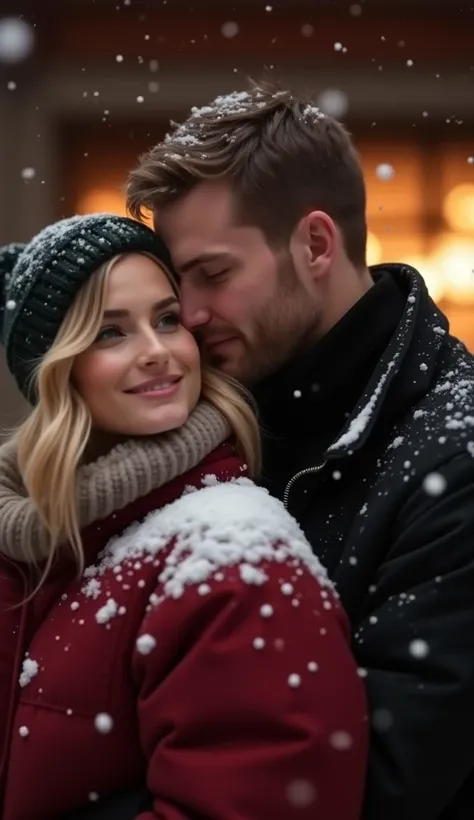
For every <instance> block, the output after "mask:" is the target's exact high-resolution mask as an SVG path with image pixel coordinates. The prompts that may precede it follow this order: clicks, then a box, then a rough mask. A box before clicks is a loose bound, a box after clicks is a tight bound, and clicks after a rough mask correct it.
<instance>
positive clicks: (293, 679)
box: [288, 673, 301, 689]
mask: <svg viewBox="0 0 474 820" xmlns="http://www.w3.org/2000/svg"><path fill="white" fill-rule="evenodd" d="M288 686H290V687H291V688H292V689H297V688H298V686H301V677H300V676H299V675H296V674H295V673H293V674H292V675H289V677H288Z"/></svg>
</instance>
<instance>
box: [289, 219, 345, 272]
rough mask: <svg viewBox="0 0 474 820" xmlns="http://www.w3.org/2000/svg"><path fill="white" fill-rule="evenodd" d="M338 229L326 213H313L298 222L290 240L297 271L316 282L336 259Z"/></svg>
mask: <svg viewBox="0 0 474 820" xmlns="http://www.w3.org/2000/svg"><path fill="white" fill-rule="evenodd" d="M336 245H337V228H336V225H335V224H334V222H333V220H332V219H331V217H330V216H328V214H326V213H324V211H311V213H309V214H307V215H306V216H304V217H303V218H302V219H300V221H299V222H298V224H297V226H296V228H295V230H294V231H293V234H292V236H291V239H290V252H291V255H292V257H293V261H294V263H295V266H296V267H297V270H299V271H300V272H301V273H302V274H304V275H305V277H306V278H309V279H311V280H312V281H316V280H317V279H319V278H320V277H321V276H324V275H325V273H326V272H327V270H328V268H329V266H330V265H331V262H332V261H333V259H334V255H335V251H336Z"/></svg>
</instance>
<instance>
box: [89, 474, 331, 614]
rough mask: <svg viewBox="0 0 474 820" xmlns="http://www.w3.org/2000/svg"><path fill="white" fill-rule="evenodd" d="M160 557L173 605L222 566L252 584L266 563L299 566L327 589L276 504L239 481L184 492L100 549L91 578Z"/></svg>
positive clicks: (301, 537)
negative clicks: (256, 570)
mask: <svg viewBox="0 0 474 820" xmlns="http://www.w3.org/2000/svg"><path fill="white" fill-rule="evenodd" d="M170 545H171V546H170ZM162 551H166V552H167V556H166V558H165V559H164V561H163V568H162V570H161V572H160V574H159V576H158V581H159V583H160V584H162V585H163V591H164V595H165V596H167V597H171V598H180V597H181V596H182V594H183V592H184V590H185V588H186V587H188V586H191V585H199V584H202V583H203V582H204V581H208V580H209V579H211V578H213V577H215V575H216V574H217V573H219V571H221V570H222V569H223V568H225V567H239V568H244V570H245V571H242V572H240V578H241V579H242V580H243V581H244V582H246V583H256V580H255V579H256V574H255V573H252V572H251V571H250V568H251V567H256V566H257V565H258V564H260V563H262V562H269V561H275V562H279V563H292V564H293V565H295V566H301V565H303V566H305V567H306V568H307V569H308V570H309V571H310V572H311V574H312V575H313V576H314V577H315V578H316V579H317V580H318V582H319V583H320V584H321V585H323V586H331V584H330V581H329V580H328V578H327V575H326V572H325V570H324V569H323V567H322V565H321V564H320V562H319V560H318V559H317V558H316V557H315V556H314V555H313V553H312V551H311V547H310V546H309V544H308V542H307V541H306V538H305V536H304V534H303V532H302V530H301V529H300V527H299V525H298V524H297V522H296V521H295V520H294V519H293V518H292V517H291V516H290V515H289V513H288V512H287V511H286V510H285V508H284V506H283V504H282V503H281V502H280V501H278V500H277V499H275V498H273V497H272V496H270V495H269V493H268V492H267V490H265V489H262V488H260V487H257V486H256V485H255V484H254V483H253V482H252V481H250V480H249V479H246V478H239V479H236V480H235V481H231V482H224V483H221V484H215V485H213V486H208V487H204V488H203V489H201V490H198V491H196V492H193V493H187V494H185V495H183V496H181V498H179V499H178V500H176V501H174V502H173V503H171V504H169V505H168V506H166V507H164V508H163V509H161V510H157V511H156V512H152V513H150V515H148V516H147V518H146V519H145V520H144V521H143V522H142V523H140V524H132V525H131V526H130V527H129V528H128V529H127V530H125V532H124V533H122V534H121V535H120V536H118V537H116V538H114V539H112V540H111V541H110V542H109V543H108V544H107V546H106V548H105V550H104V551H103V553H102V554H101V563H100V565H99V567H98V573H99V574H103V573H104V572H105V571H106V570H107V569H112V570H113V571H116V568H117V567H119V566H120V565H122V564H123V563H124V562H126V561H133V560H136V559H137V558H138V557H145V559H146V557H147V556H149V557H155V558H159V553H160V552H162ZM86 572H87V571H86ZM260 581H261V578H260V575H259V582H260Z"/></svg>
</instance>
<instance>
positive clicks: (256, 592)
mask: <svg viewBox="0 0 474 820" xmlns="http://www.w3.org/2000/svg"><path fill="white" fill-rule="evenodd" d="M293 564H294V562H293ZM241 569H242V568H240V570H239V567H234V568H230V567H228V568H226V569H225V571H223V573H222V574H221V576H220V578H219V580H211V581H209V583H208V584H206V585H205V587H203V586H202V585H201V586H188V587H187V588H186V589H185V590H184V593H183V595H182V597H181V598H179V599H178V600H173V599H172V598H169V597H167V598H164V599H163V600H161V602H160V603H159V604H158V605H157V606H155V607H153V608H152V609H151V610H150V611H149V613H148V615H147V616H146V618H145V621H144V623H143V624H142V628H141V631H140V632H141V634H140V639H139V640H138V642H137V647H139V646H140V645H141V644H143V645H145V646H146V644H147V642H148V644H149V646H154V648H153V649H151V651H149V652H148V654H141V652H140V651H139V650H138V648H137V650H136V651H135V654H134V673H135V677H136V681H137V685H138V689H139V696H138V719H139V725H140V733H141V742H142V746H143V749H144V753H145V756H146V759H147V761H148V787H149V789H150V791H151V793H152V794H153V796H154V804H153V805H154V808H153V810H152V811H149V812H146V813H143V814H140V816H139V820H156V818H160V820H204V818H205V820H292V818H293V817H295V818H301V820H304V818H311V820H314V817H315V816H317V817H318V820H357V818H359V816H360V810H361V805H362V798H363V787H364V781H365V770H366V740H367V739H366V735H367V716H366V709H365V691H364V686H363V682H362V680H361V679H360V677H359V675H358V674H357V667H356V664H355V661H354V660H353V657H352V653H351V650H350V647H349V643H350V641H349V639H348V634H347V627H346V619H345V616H344V614H343V612H342V610H341V609H340V606H339V604H338V603H337V601H336V600H335V599H334V598H333V596H332V592H331V591H330V590H329V589H324V588H322V587H321V586H320V584H319V581H317V580H316V578H315V577H314V576H313V575H312V574H310V572H309V571H308V570H307V569H305V568H300V569H295V566H294V565H293V566H290V565H289V564H285V563H283V564H282V563H277V562H266V563H262V564H261V565H259V568H258V569H259V571H260V570H263V571H264V573H265V575H266V578H267V580H266V581H265V582H264V583H261V582H260V581H259V579H258V577H257V576H255V577H252V576H253V573H252V569H255V568H248V578H247V579H246V580H245V581H244V580H243V579H242V575H243V576H244V577H245V573H242V572H241ZM161 592H162V590H160V589H158V590H157V594H158V596H161ZM155 640H156V646H155V645H154V641H155ZM142 650H143V647H142Z"/></svg>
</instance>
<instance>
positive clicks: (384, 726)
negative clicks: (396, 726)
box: [372, 709, 393, 732]
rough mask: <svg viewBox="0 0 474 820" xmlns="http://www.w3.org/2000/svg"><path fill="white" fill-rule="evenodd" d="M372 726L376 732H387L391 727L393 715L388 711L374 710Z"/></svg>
mask: <svg viewBox="0 0 474 820" xmlns="http://www.w3.org/2000/svg"><path fill="white" fill-rule="evenodd" d="M372 726H373V727H374V729H376V731H378V732H387V731H388V730H389V729H391V728H392V726H393V715H392V713H391V712H389V710H388V709H374V712H373V714H372Z"/></svg>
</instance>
